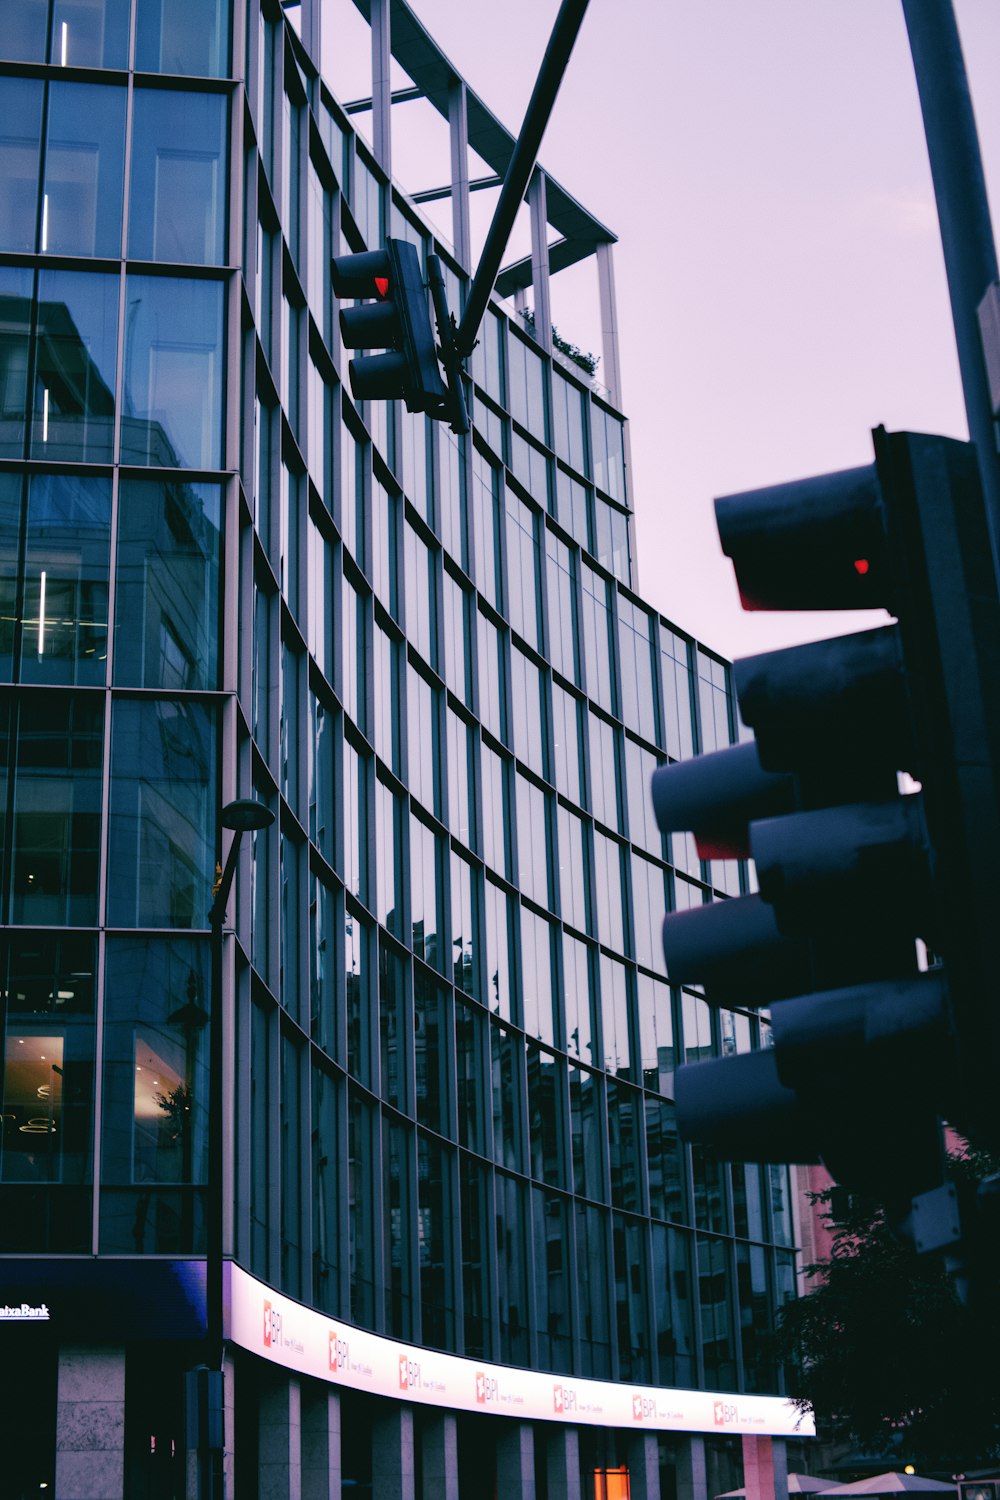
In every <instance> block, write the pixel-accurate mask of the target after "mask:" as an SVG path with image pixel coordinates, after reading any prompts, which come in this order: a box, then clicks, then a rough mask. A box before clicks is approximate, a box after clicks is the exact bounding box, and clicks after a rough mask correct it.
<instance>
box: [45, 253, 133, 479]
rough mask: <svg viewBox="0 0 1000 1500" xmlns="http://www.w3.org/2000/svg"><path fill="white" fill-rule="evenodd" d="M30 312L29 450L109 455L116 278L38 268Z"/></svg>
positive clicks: (90, 457)
mask: <svg viewBox="0 0 1000 1500" xmlns="http://www.w3.org/2000/svg"><path fill="white" fill-rule="evenodd" d="M36 318H37V327H36V330H35V345H36V349H35V359H36V361H37V363H36V369H35V388H34V415H33V419H32V428H31V453H32V457H34V458H45V459H48V460H53V459H82V460H84V461H85V462H87V463H108V462H110V460H111V444H112V438H113V435H114V419H115V365H116V359H117V347H116V345H117V336H118V277H117V276H95V275H92V274H90V273H89V272H86V271H41V272H39V276H38V307H37V311H36Z"/></svg>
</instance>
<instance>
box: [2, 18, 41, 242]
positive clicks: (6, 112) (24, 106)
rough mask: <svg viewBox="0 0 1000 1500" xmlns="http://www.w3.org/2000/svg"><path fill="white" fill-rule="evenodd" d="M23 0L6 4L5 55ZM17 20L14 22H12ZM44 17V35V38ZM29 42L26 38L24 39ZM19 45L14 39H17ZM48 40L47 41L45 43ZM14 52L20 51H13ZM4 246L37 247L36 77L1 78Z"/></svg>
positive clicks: (38, 114)
mask: <svg viewBox="0 0 1000 1500" xmlns="http://www.w3.org/2000/svg"><path fill="white" fill-rule="evenodd" d="M24 9H25V7H24V6H22V5H8V6H5V7H4V16H3V26H2V27H0V32H2V34H3V54H4V56H5V57H10V56H11V51H10V46H11V42H12V40H13V37H12V31H13V33H14V36H16V35H17V32H18V31H19V30H21V29H22V28H21V27H19V26H18V25H17V23H16V21H15V17H17V16H18V15H19V14H20V13H21V12H22V11H23V10H24ZM12 23H13V24H12ZM44 25H45V23H44V18H43V21H42V35H43V38H44ZM25 41H26V42H27V38H25ZM15 45H16V43H15ZM43 45H44V42H43ZM15 55H16V54H15ZM0 120H2V121H3V124H2V125H0V151H2V153H3V172H2V173H0V250H34V248H35V234H36V231H37V208H38V147H39V143H40V140H41V129H42V84H41V82H40V80H37V79H34V78H0Z"/></svg>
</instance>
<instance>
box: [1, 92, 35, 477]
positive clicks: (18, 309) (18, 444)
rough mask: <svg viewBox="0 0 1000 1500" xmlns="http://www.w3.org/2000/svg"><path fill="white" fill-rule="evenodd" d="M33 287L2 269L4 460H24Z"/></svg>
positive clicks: (28, 278) (23, 274) (27, 276)
mask: <svg viewBox="0 0 1000 1500" xmlns="http://www.w3.org/2000/svg"><path fill="white" fill-rule="evenodd" d="M2 81H3V80H0V83H2ZM2 192H3V189H2V186H0V196H2ZM31 283H32V273H31V272H30V271H27V270H22V269H21V267H19V266H0V458H23V457H24V424H25V408H26V406H27V404H28V342H29V338H30V333H31Z"/></svg>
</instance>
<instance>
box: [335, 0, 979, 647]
mask: <svg viewBox="0 0 1000 1500" xmlns="http://www.w3.org/2000/svg"><path fill="white" fill-rule="evenodd" d="M328 3H329V4H330V5H331V8H332V9H334V10H335V12H336V15H337V17H338V18H340V17H341V16H342V15H343V14H344V12H345V11H350V10H353V5H351V4H350V0H328ZM411 3H412V4H413V7H414V9H415V10H416V12H417V14H418V15H419V16H420V17H421V19H422V20H423V21H424V23H425V25H426V26H427V28H428V30H429V31H430V32H431V33H432V34H433V35H434V37H435V38H436V40H437V41H438V42H439V43H440V45H441V46H442V48H443V50H444V51H445V53H446V54H447V55H448V56H449V57H450V58H451V60H452V61H453V62H454V64H455V65H456V67H457V68H458V69H459V70H460V71H461V72H462V73H463V74H464V75H465V77H466V79H467V80H468V82H469V84H470V85H471V87H472V88H473V89H474V90H475V91H476V92H477V93H478V94H479V95H480V96H481V97H482V98H483V100H484V101H485V102H486V103H487V104H488V105H489V106H490V107H491V108H492V109H493V111H494V112H495V113H496V114H497V115H499V116H500V118H501V119H502V120H503V121H504V123H505V124H506V125H508V126H509V127H510V128H511V129H512V130H513V131H515V132H516V131H517V129H518V127H519V125H520V122H521V119H522V116H523V113H524V109H525V106H526V104H527V100H528V97H529V95H530V92H531V88H532V86H533V84H534V80H535V76H536V72H537V68H538V64H539V62H540V60H541V56H542V52H543V50H544V47H545V43H546V41H547V39H548V36H549V33H550V31H551V27H552V23H553V21H554V19H555V16H556V13H557V10H558V0H506V3H505V4H504V5H503V6H502V8H501V14H502V26H500V27H498V26H497V14H498V6H497V4H496V0H464V3H463V4H462V5H461V6H457V5H456V4H455V0H411ZM956 12H957V16H958V22H959V27H960V30H961V35H962V42H963V47H964V51H965V58H966V65H967V68H968V72H969V77H970V83H971V87H972V97H973V103H974V106H975V109H976V116H977V122H978V126H979V135H980V144H981V148H982V152H983V158H984V163H985V168H986V177H987V185H988V187H989V189H990V195H991V200H992V203H993V204H994V205H995V204H996V203H997V202H998V201H1000V96H998V90H997V84H996V80H997V76H998V66H1000V4H998V3H997V0H957V3H956ZM346 19H347V18H346V17H345V20H346ZM356 25H357V27H358V36H359V42H360V43H361V47H360V49H359V52H358V53H356V54H355V55H354V57H353V58H352V57H351V56H349V55H348V52H347V51H346V50H341V51H340V52H339V53H338V55H337V56H335V57H333V58H327V59H325V60H324V71H325V72H327V74H328V75H329V77H330V82H331V84H332V86H333V88H334V91H335V92H336V93H337V94H338V96H339V97H341V98H342V99H347V98H350V97H358V96H362V95H365V94H367V93H370V88H371V78H370V68H369V70H368V72H367V75H366V74H365V71H364V68H365V66H366V65H367V64H368V58H367V55H366V37H367V28H366V27H364V25H363V23H362V22H361V21H360V19H359V18H358V19H357V21H356ZM359 65H360V71H359ZM403 81H404V80H402V79H400V82H401V83H402V82H403ZM432 115H433V111H432V110H431V109H430V107H429V106H427V105H425V104H408V105H401V106H397V107H396V108H395V109H394V112H393V153H394V154H393V170H394V173H395V174H396V175H397V176H398V178H399V180H400V181H401V183H402V185H403V186H404V187H407V188H410V189H411V190H417V189H420V188H424V187H431V186H434V185H437V184H438V183H440V182H444V181H445V180H446V178H447V132H446V127H445V126H444V124H443V122H438V121H437V120H436V119H431V118H429V116H432ZM359 124H360V125H361V128H362V129H363V130H364V127H365V120H364V117H362V118H361V119H360V120H359ZM541 161H542V164H543V165H544V166H545V167H546V169H547V170H548V171H549V172H550V173H551V174H552V175H553V176H554V177H555V178H556V179H557V180H558V181H559V182H560V183H561V184H562V185H563V187H565V188H566V189H567V190H568V191H569V192H571V193H572V194H573V195H574V196H575V197H577V198H579V199H580V201H581V202H582V203H584V204H585V205H586V207H587V208H588V209H590V210H591V211H592V212H593V213H594V214H595V215H596V216H597V217H598V218H600V219H601V220H602V221H603V222H604V223H605V224H607V225H608V227H609V228H610V229H612V230H613V231H614V232H615V233H616V234H617V235H618V237H619V244H618V245H617V246H616V250H615V272H616V279H617V290H618V305H619V318H620V332H621V362H622V399H623V406H624V410H625V412H626V414H627V415H628V416H629V418H630V420H631V443H632V462H633V469H632V487H633V498H634V504H635V510H636V517H637V521H636V524H637V531H638V574H639V589H640V592H641V593H642V595H643V597H644V598H646V599H647V600H649V601H650V602H651V603H653V604H655V605H656V606H657V608H659V609H660V610H662V611H663V612H664V613H665V614H666V615H667V616H669V617H670V618H672V619H673V620H674V621H675V622H676V623H677V624H678V625H679V626H681V627H682V628H684V629H686V630H689V631H692V632H693V633H694V634H695V635H697V636H698V637H699V638H700V639H702V640H704V641H705V642H706V643H707V644H709V645H711V646H713V647H715V648H716V649H717V650H719V651H721V652H723V653H724V654H726V655H728V656H740V655H745V654H747V653H749V652H752V651H755V650H760V649H767V648H768V647H769V646H776V645H783V644H790V643H792V642H794V641H796V640H803V639H807V638H813V637H818V636H823V635H832V634H837V633H839V632H840V631H842V630H844V629H846V628H851V627H852V626H853V625H871V624H876V623H878V621H879V618H880V617H879V616H878V615H866V616H846V615H839V616H838V615H834V616H831V615H825V616H821V615H786V616H767V615H745V614H743V613H742V611H741V610H740V607H739V601H738V598H737V595H736V589H735V584H734V582H733V579H732V569H731V566H730V564H729V562H728V561H727V560H726V559H725V558H724V557H723V556H722V554H721V551H720V549H719V544H718V539H717V536H716V533H715V526H714V516H713V511H712V504H711V502H712V499H713V497H714V496H715V495H720V494H727V493H732V492H734V491H740V490H745V489H750V488H754V487H756V486H758V485H765V484H771V483H778V482H780V481H782V480H786V479H795V478H800V477H803V476H805V475H809V474H820V473H824V472H827V471H830V470H834V469H841V468H849V467H852V466H854V465H856V464H863V463H868V462H869V461H870V460H871V439H870V431H871V428H872V427H874V426H876V425H878V424H879V423H880V422H881V423H884V424H885V425H886V427H888V428H889V429H890V430H892V429H898V428H910V429H913V430H918V431H927V432H941V433H945V434H948V435H951V436H955V437H963V438H964V437H966V436H967V435H968V433H967V428H966V423H965V413H964V408H963V404H962V393H961V387H960V383H959V376H958V364H957V359H956V356H955V349H954V336H953V332H952V327H951V317H950V310H949V305H948V297H947V289H946V285H945V279H944V268H943V262H942V256H941V248H940V239H939V235H938V229H937V221H936V216H935V209H934V198H933V190H932V186H931V180H930V172H929V168H928V165H927V154H926V148H925V145H924V139H923V130H922V125H921V119H920V111H919V105H918V101H917V93H916V85H915V82H914V79H913V71H912V66H911V62H910V55H909V49H908V46H907V39H906V32H905V28H904V25H903V18H902V9H901V6H900V4H899V3H898V0H697V3H692V0H591V3H590V6H589V9H588V12H587V15H586V18H585V20H584V23H583V29H582V32H581V35H580V38H579V41H578V42H577V46H576V49H575V51H574V53H573V57H572V59H571V61H570V66H569V71H568V73H567V76H566V79H565V81H564V84H563V88H562V91H561V93H560V96H559V99H558V101H557V103H556V108H555V113H554V115H553V118H552V121H551V123H550V126H549V129H548V132H547V134H546V137H545V140H544V142H543V145H542V150H541ZM475 172H476V166H475V164H474V165H473V174H474V175H475ZM495 201H496V194H495V193H488V192H483V193H479V194H475V195H474V197H473V205H474V209H475V214H474V226H475V231H476V232H477V233H478V237H479V243H481V240H482V236H483V234H484V233H485V229H486V227H487V225H488V223H489V218H490V215H491V213H492V209H493V206H494V203H495ZM429 212H436V213H437V215H438V216H439V218H440V222H441V228H442V229H443V230H444V232H445V233H446V234H447V233H448V231H449V226H450V210H449V208H448V205H447V204H432V205H430V206H429ZM524 248H525V242H524V239H523V237H522V238H520V239H519V240H518V241H517V243H515V244H514V245H513V246H512V250H511V258H513V257H514V255H515V254H516V253H519V252H520V251H521V250H523V249H524ZM552 291H553V316H554V321H555V323H556V324H557V326H558V327H559V330H560V332H561V333H562V334H563V335H565V336H566V337H568V338H569V339H571V340H572V341H573V342H574V343H576V344H579V345H580V346H581V347H583V348H584V349H592V350H594V352H599V351H600V331H599V320H598V316H597V294H596V274H594V273H593V271H592V269H591V266H587V267H582V268H576V269H574V270H573V271H570V272H564V273H563V274H562V275H561V276H557V277H555V278H554V280H553V289H552ZM599 377H600V370H598V378H599ZM883 618H884V617H883Z"/></svg>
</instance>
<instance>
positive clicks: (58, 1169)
mask: <svg viewBox="0 0 1000 1500" xmlns="http://www.w3.org/2000/svg"><path fill="white" fill-rule="evenodd" d="M4 949H5V951H4V952H3V953H2V954H0V988H2V989H3V991H4V995H5V999H6V1005H5V1016H4V1022H5V1023H6V1024H5V1025H4V1024H3V1023H0V1088H2V1091H3V1120H2V1134H0V1180H2V1182H3V1199H4V1213H3V1216H2V1219H0V1250H3V1251H4V1252H5V1253H11V1252H13V1253H18V1252H20V1253H22V1254H24V1253H33V1252H37V1251H49V1252H59V1251H61V1252H64V1253H65V1252H76V1253H88V1254H89V1251H90V1245H91V1234H92V1227H91V1218H92V1211H93V1191H92V1189H91V1188H90V1187H89V1186H88V1184H89V1183H91V1182H92V1181H93V1161H92V1132H93V1126H92V1117H93V1094H94V1048H95V1041H96V1037H95V1029H94V1019H93V1018H94V991H95V986H94V974H95V970H96V967H97V945H96V939H95V938H94V937H93V936H91V935H90V934H83V933H62V934H58V933H53V932H51V931H48V932H40V933H34V932H26V933H11V934H9V936H8V938H7V941H6V942H5V944H4ZM8 1472H9V1471H8Z"/></svg>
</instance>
